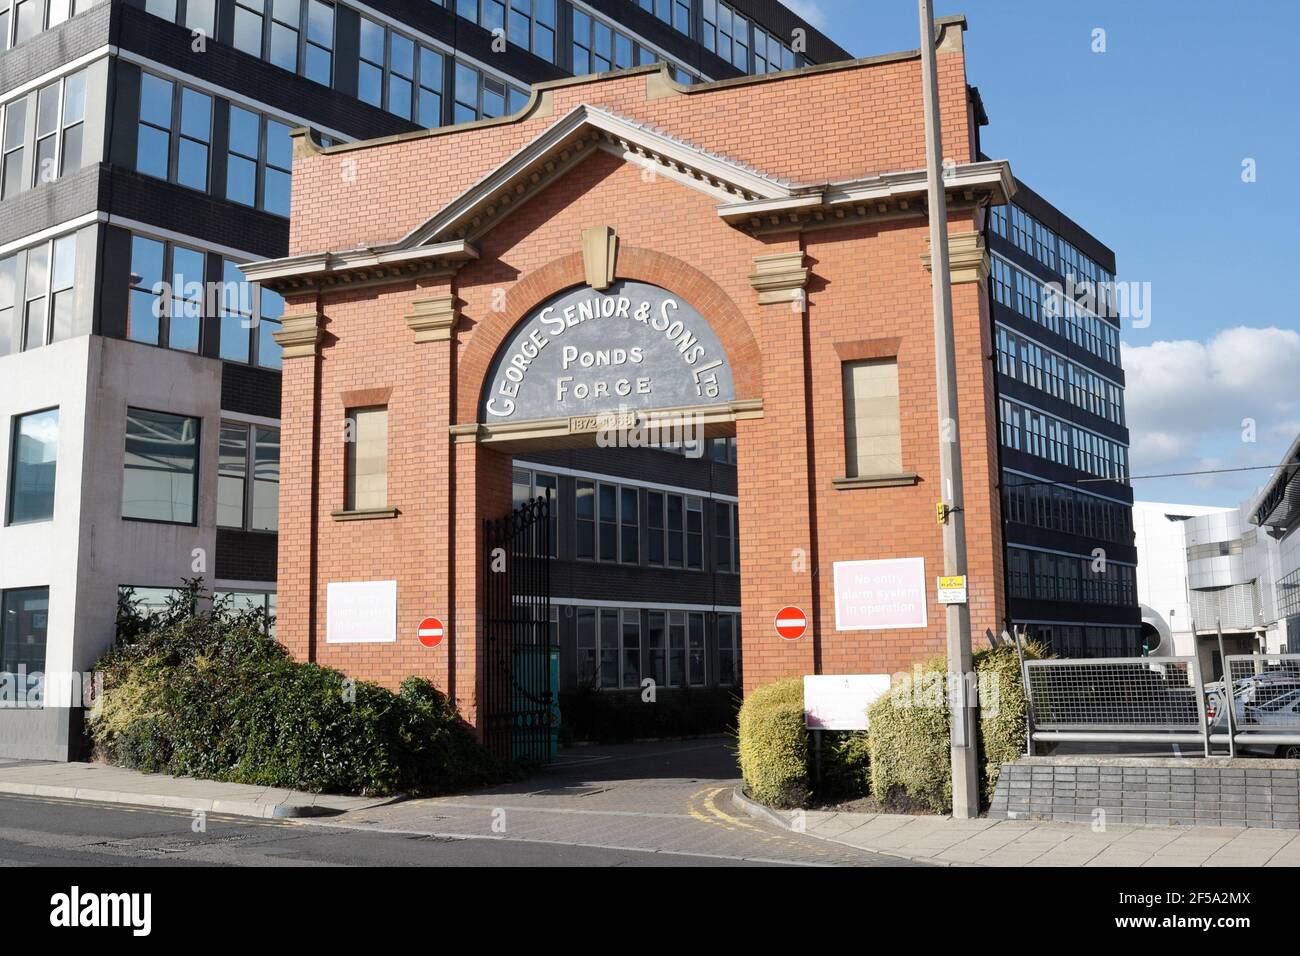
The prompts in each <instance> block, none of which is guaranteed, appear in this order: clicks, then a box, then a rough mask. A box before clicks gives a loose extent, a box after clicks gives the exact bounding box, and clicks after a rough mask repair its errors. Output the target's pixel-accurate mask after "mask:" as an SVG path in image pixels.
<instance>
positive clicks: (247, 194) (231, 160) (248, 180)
mask: <svg viewBox="0 0 1300 956" xmlns="http://www.w3.org/2000/svg"><path fill="white" fill-rule="evenodd" d="M261 130H262V118H261V116H259V115H258V114H257V113H252V112H250V111H248V110H246V109H242V108H241V107H238V106H234V105H233V104H232V105H231V107H230V151H229V154H228V156H227V158H226V198H227V199H232V200H234V201H235V202H237V203H242V204H243V205H245V206H256V205H257V160H258V155H259V152H260V141H261Z"/></svg>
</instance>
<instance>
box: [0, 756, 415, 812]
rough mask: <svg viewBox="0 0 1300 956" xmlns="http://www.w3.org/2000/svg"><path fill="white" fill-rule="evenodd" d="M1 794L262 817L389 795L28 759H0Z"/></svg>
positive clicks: (352, 805) (349, 805) (369, 802)
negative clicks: (334, 793)
mask: <svg viewBox="0 0 1300 956" xmlns="http://www.w3.org/2000/svg"><path fill="white" fill-rule="evenodd" d="M0 793H12V794H17V795H19V796H26V797H59V798H62V799H65V800H95V801H98V802H100V803H124V804H133V805H135V806H144V807H166V808H169V809H173V810H203V811H205V812H207V813H229V814H234V815H237V816H244V817H258V818H261V819H272V818H274V819H282V818H286V817H315V816H329V815H333V814H339V813H347V812H348V811H351V810H364V809H369V808H371V807H376V806H380V805H382V804H384V803H388V802H390V799H391V798H388V797H384V798H379V799H376V798H371V797H343V796H332V795H329V794H320V793H303V792H301V791H298V790H284V789H280V788H278V787H258V786H250V785H248V784H243V783H219V782H217V781H214V780H196V779H194V778H192V777H173V776H170V775H168V774H165V773H140V772H139V771H136V770H126V769H124V768H122V767H113V766H109V765H108V764H99V763H38V762H32V761H19V762H8V761H0Z"/></svg>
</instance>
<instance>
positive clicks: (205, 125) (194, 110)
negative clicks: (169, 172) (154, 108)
mask: <svg viewBox="0 0 1300 956" xmlns="http://www.w3.org/2000/svg"><path fill="white" fill-rule="evenodd" d="M211 141H212V97H210V96H207V95H206V94H204V93H199V92H196V91H195V90H191V89H189V88H188V87H186V88H182V89H181V129H180V141H179V143H178V144H177V151H176V181H177V182H178V183H180V184H181V185H182V186H189V187H190V188H191V189H199V190H203V191H205V192H206V191H207V188H208V144H209V143H210V142H211Z"/></svg>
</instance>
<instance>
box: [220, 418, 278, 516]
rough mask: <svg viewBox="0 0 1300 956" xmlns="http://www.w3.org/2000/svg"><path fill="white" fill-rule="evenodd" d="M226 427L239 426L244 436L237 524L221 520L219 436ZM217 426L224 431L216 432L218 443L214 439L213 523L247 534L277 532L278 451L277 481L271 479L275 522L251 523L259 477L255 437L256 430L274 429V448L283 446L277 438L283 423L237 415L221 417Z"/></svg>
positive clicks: (271, 430) (254, 511)
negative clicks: (268, 524)
mask: <svg viewBox="0 0 1300 956" xmlns="http://www.w3.org/2000/svg"><path fill="white" fill-rule="evenodd" d="M228 429H229V430H231V431H234V430H235V429H238V430H239V431H240V432H241V435H242V438H243V446H244V455H243V460H242V462H241V464H242V468H243V470H242V472H241V473H240V475H239V481H240V484H241V488H240V498H239V507H240V523H239V524H237V525H234V524H225V523H223V522H222V520H221V478H222V477H223V475H222V472H221V467H222V461H221V459H222V457H223V456H222V452H221V440H222V438H223V437H224V433H225V432H226V431H227V430H228ZM220 430H221V432H222V433H223V434H222V435H219V436H218V443H217V517H216V526H217V527H218V528H226V529H228V530H231V531H246V532H249V533H250V534H278V533H279V528H280V522H279V512H280V509H279V502H280V481H279V474H280V473H279V463H280V455H279V454H278V453H277V456H276V481H275V483H274V484H275V486H276V490H275V499H276V522H275V527H273V528H259V527H255V526H254V524H253V521H254V515H255V514H256V503H257V484H258V478H257V438H258V434H259V432H275V433H276V435H277V444H276V447H277V449H280V448H282V447H283V446H282V445H281V444H280V440H281V437H282V435H283V430H282V427H281V426H280V425H268V424H265V423H263V422H255V421H246V420H244V419H238V418H222V419H221V421H220ZM225 477H233V476H225Z"/></svg>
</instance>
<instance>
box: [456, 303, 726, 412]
mask: <svg viewBox="0 0 1300 956" xmlns="http://www.w3.org/2000/svg"><path fill="white" fill-rule="evenodd" d="M488 381H489V383H490V384H489V386H488V390H487V392H486V394H485V395H484V396H483V407H482V409H481V417H480V421H482V422H485V423H487V424H489V425H491V424H501V423H504V422H524V421H538V420H543V419H557V418H567V419H586V418H589V417H591V416H594V415H596V414H598V413H600V412H611V411H619V410H629V411H636V410H639V409H653V408H683V407H692V406H698V405H721V404H725V403H727V402H730V401H732V400H734V399H735V397H736V391H735V384H734V382H733V381H732V375H731V365H730V363H729V362H728V361H727V356H726V355H725V354H724V353H723V351H722V343H721V342H719V341H718V337H717V335H715V334H714V332H713V329H712V328H711V327H710V326H709V324H708V322H706V321H705V320H704V317H703V316H702V315H700V314H699V312H697V311H696V310H695V309H693V308H692V307H691V306H689V305H688V304H686V303H685V302H683V301H681V300H680V299H678V298H677V297H676V296H674V295H673V294H672V293H670V292H668V291H667V290H666V289H661V288H659V287H658V286H653V285H648V284H646V283H644V282H626V281H624V282H616V283H614V284H613V285H611V286H610V287H609V289H607V290H606V291H604V292H597V291H595V290H594V289H592V288H590V287H589V286H582V287H580V288H575V289H570V290H569V291H567V292H564V293H561V294H560V295H558V296H556V297H555V298H554V299H551V300H550V301H549V302H547V303H545V304H544V305H542V306H541V307H540V308H538V309H537V310H536V311H534V312H533V313H532V314H530V315H529V316H528V317H527V318H525V319H524V320H523V321H522V322H520V323H519V325H518V326H516V327H515V329H514V330H513V331H512V332H511V333H510V335H509V336H508V337H507V338H506V340H505V342H503V343H502V345H501V348H500V349H499V350H498V352H497V355H496V358H495V359H494V360H493V365H492V372H491V375H490V376H489V379H488Z"/></svg>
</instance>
